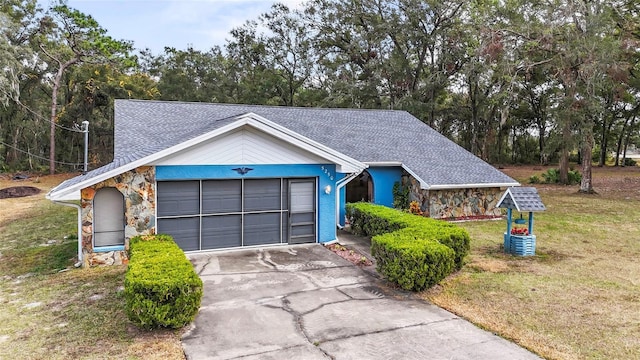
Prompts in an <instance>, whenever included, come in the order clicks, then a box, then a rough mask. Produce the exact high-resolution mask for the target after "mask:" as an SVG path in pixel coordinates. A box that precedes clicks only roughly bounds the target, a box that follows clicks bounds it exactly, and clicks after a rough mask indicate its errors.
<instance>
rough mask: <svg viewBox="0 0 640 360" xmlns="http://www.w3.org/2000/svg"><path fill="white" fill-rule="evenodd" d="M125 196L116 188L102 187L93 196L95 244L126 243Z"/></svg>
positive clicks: (113, 244)
mask: <svg viewBox="0 0 640 360" xmlns="http://www.w3.org/2000/svg"><path fill="white" fill-rule="evenodd" d="M124 223H125V221H124V196H123V195H122V193H121V192H120V191H118V190H117V189H115V188H102V189H100V190H98V191H97V192H96V195H95V197H94V198H93V246H94V248H100V247H105V246H121V245H124Z"/></svg>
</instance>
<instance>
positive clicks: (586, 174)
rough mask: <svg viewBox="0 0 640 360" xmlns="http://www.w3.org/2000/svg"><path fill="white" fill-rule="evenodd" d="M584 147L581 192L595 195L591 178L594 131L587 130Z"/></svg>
mask: <svg viewBox="0 0 640 360" xmlns="http://www.w3.org/2000/svg"><path fill="white" fill-rule="evenodd" d="M583 142H584V143H583V145H582V153H583V154H584V155H583V156H582V180H581V181H580V192H581V193H585V194H593V192H594V191H593V182H592V176H591V156H588V155H589V154H591V152H592V151H593V131H591V130H590V129H587V130H586V134H585V136H584V138H583Z"/></svg>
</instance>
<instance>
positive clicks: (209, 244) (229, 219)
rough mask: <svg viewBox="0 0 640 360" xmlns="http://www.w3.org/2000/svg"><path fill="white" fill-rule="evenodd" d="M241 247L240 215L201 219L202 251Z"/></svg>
mask: <svg viewBox="0 0 640 360" xmlns="http://www.w3.org/2000/svg"><path fill="white" fill-rule="evenodd" d="M238 246H242V215H225V216H206V217H203V218H202V249H221V248H228V247H238Z"/></svg>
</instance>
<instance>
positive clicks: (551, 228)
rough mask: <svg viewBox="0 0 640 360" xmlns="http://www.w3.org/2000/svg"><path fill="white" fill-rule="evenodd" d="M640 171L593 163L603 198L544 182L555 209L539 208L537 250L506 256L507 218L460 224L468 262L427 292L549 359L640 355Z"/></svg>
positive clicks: (522, 174)
mask: <svg viewBox="0 0 640 360" xmlns="http://www.w3.org/2000/svg"><path fill="white" fill-rule="evenodd" d="M638 170H640V169H638V168H627V169H626V170H624V171H623V170H620V169H613V170H612V169H609V168H604V169H599V168H596V169H594V186H595V188H596V191H598V195H579V194H577V190H578V187H577V186H571V187H566V186H555V185H540V186H537V187H538V190H539V192H540V195H541V197H542V200H543V202H544V203H545V205H546V207H547V211H546V212H544V213H536V214H535V224H534V233H535V234H536V235H537V249H536V256H533V257H525V258H522V257H515V256H511V255H507V254H504V252H503V251H502V247H501V246H502V241H503V237H502V234H503V232H504V231H505V229H506V222H468V223H461V224H460V225H461V226H463V227H464V228H466V229H467V230H468V231H469V233H470V234H471V238H472V241H471V254H470V256H469V257H468V258H467V264H466V265H465V267H464V268H463V269H462V271H460V272H459V273H458V274H456V275H454V276H451V277H449V278H448V279H447V280H445V281H444V282H443V283H441V285H440V286H438V287H435V288H432V289H430V290H429V291H426V292H424V293H423V294H422V295H423V297H424V298H426V299H428V300H430V301H431V302H433V303H435V304H437V305H439V306H441V307H444V308H446V309H448V310H450V311H452V312H454V313H456V314H458V315H460V316H462V317H464V318H467V319H469V320H471V321H472V322H474V323H476V324H477V325H479V326H481V327H483V328H485V329H488V330H490V331H492V332H495V333H497V334H499V335H501V336H503V337H505V338H507V339H511V340H513V341H515V342H516V343H518V344H520V345H522V346H524V347H526V348H528V349H530V350H532V351H534V352H536V353H538V354H540V355H542V356H543V357H545V358H548V359H637V358H639V356H638V354H640V261H638V259H639V258H640V241H639V239H640V227H639V226H638V223H639V221H640V206H639V205H640V202H639V201H640V186H638V185H640V183H637V180H640V171H638ZM505 172H506V173H507V174H509V175H511V176H513V177H515V178H516V179H518V180H520V181H523V178H524V179H526V178H527V177H528V176H530V175H533V174H535V173H537V171H532V169H531V168H529V169H526V168H516V169H513V170H511V169H506V170H505ZM626 183H632V184H634V185H633V186H628V187H625V188H624V189H623V188H621V186H622V184H626ZM525 216H526V214H525Z"/></svg>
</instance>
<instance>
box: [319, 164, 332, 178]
mask: <svg viewBox="0 0 640 360" xmlns="http://www.w3.org/2000/svg"><path fill="white" fill-rule="evenodd" d="M320 169H322V171H323V172H324V174H325V175H327V177H328V178H329V180H331V181H333V175H331V171H329V169H327V168H325V167H324V166H321V167H320Z"/></svg>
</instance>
